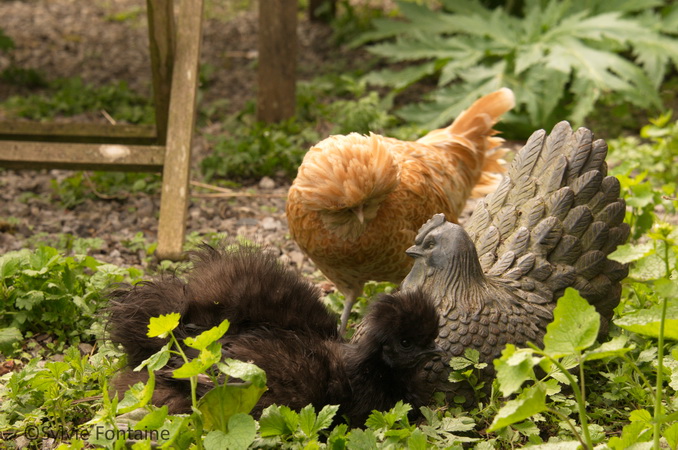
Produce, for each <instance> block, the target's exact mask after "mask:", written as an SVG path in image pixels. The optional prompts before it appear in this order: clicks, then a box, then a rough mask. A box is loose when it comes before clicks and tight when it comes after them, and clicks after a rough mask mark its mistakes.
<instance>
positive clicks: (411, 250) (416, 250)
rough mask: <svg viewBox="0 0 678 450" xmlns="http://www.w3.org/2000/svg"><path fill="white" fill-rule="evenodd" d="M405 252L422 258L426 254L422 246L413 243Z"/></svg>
mask: <svg viewBox="0 0 678 450" xmlns="http://www.w3.org/2000/svg"><path fill="white" fill-rule="evenodd" d="M405 254H406V255H407V256H410V257H412V258H420V257H422V256H424V254H423V253H422V252H421V248H419V246H418V245H413V246H412V247H410V248H408V249H407V250H405Z"/></svg>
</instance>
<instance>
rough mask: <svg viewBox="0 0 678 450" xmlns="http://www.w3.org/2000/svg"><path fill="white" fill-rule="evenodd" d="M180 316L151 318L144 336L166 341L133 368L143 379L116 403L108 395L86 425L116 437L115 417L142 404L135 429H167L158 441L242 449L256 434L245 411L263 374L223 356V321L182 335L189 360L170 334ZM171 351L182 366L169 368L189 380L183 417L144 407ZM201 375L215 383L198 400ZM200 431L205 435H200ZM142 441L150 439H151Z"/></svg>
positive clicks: (259, 387) (225, 324) (164, 409)
mask: <svg viewBox="0 0 678 450" xmlns="http://www.w3.org/2000/svg"><path fill="white" fill-rule="evenodd" d="M179 319H180V315H179V314H177V313H172V314H167V315H162V316H159V317H155V318H151V320H150V323H149V325H148V333H147V334H148V336H149V337H157V338H160V339H165V340H166V342H167V343H166V345H165V346H164V347H163V348H162V349H161V350H160V351H159V352H158V353H156V354H154V355H153V356H151V357H150V358H148V359H147V360H145V361H144V362H142V363H141V364H140V365H139V366H138V367H136V368H135V369H134V370H135V371H139V370H143V369H144V368H147V370H148V382H147V383H146V384H143V383H138V384H136V385H134V386H133V387H132V388H130V390H128V391H127V392H126V393H125V396H124V398H123V399H122V400H120V401H119V402H118V401H117V399H116V398H113V399H108V400H107V401H106V402H105V407H104V409H102V410H101V411H99V413H98V414H97V416H96V417H95V418H93V419H92V420H91V421H90V422H89V423H88V424H89V425H95V426H97V427H103V428H104V429H113V430H115V431H116V433H113V435H115V436H117V435H119V434H120V433H117V431H119V428H118V422H117V419H118V416H119V415H121V414H128V413H130V412H132V411H134V410H137V409H139V408H143V409H144V411H145V413H146V414H144V416H143V418H141V420H139V421H138V422H137V423H136V424H135V429H136V430H162V429H164V430H168V431H169V432H168V433H163V434H161V435H160V436H161V439H159V440H160V441H161V442H160V443H161V444H164V445H167V446H169V445H173V444H177V443H178V444H179V446H180V447H181V446H184V445H188V444H189V443H192V444H193V445H195V446H196V447H197V448H199V449H200V448H207V449H210V448H215V449H216V448H247V447H248V446H249V445H250V444H251V443H252V442H253V441H254V438H255V433H256V425H255V421H254V419H253V418H252V417H251V416H248V415H247V413H248V412H249V411H250V410H251V409H252V408H253V407H254V405H255V404H256V403H257V401H258V400H259V397H261V394H262V393H263V392H264V391H265V390H266V375H265V374H264V372H263V371H262V370H261V369H259V368H258V367H256V366H254V365H253V364H249V363H245V362H242V361H237V360H232V359H223V360H222V352H221V344H220V343H219V342H218V340H219V339H220V338H221V337H222V336H223V335H224V333H226V331H227V330H228V327H229V323H228V321H227V320H225V321H223V322H222V323H221V324H220V325H219V326H216V327H213V328H211V329H209V330H207V331H204V332H202V333H201V334H199V335H198V336H196V337H188V338H186V339H184V341H183V345H185V346H187V347H190V348H192V349H195V350H198V351H199V354H198V356H197V357H195V358H194V359H191V360H189V359H188V357H187V356H186V353H185V351H184V349H183V347H182V345H180V343H179V342H178V341H177V339H176V337H175V336H174V333H173V330H174V329H175V328H176V327H177V326H178V325H179ZM173 355H175V356H178V357H179V358H180V359H181V360H183V362H184V364H183V365H182V366H180V367H178V368H176V369H174V370H173V371H172V376H173V377H175V378H181V379H188V380H189V382H190V387H191V394H190V395H191V402H192V409H193V412H192V414H191V415H190V416H188V417H183V418H182V417H177V416H174V417H173V416H168V414H167V407H166V406H164V407H162V408H157V407H154V406H149V402H150V400H151V397H152V394H153V390H154V386H155V371H156V370H158V369H161V368H163V367H164V366H165V365H166V364H167V362H168V361H169V359H170V357H171V356H173ZM215 368H216V369H218V370H215ZM201 374H202V375H207V376H208V377H209V379H210V380H211V382H212V383H213V384H214V386H215V387H214V388H213V389H211V390H210V391H208V392H207V393H206V394H205V395H203V396H202V397H201V398H200V399H198V398H197V385H198V376H199V375H201ZM224 375H225V376H226V377H227V379H226V382H223V383H222V382H220V378H223V376H224ZM229 378H237V379H239V380H242V382H238V383H229V382H228V379H229ZM187 431H188V433H186V432H187ZM203 433H206V434H205V435H204V436H203ZM98 434H99V435H105V434H106V433H98ZM122 435H123V437H120V438H118V442H120V441H121V440H122V441H124V436H125V433H122ZM146 441H147V442H150V438H149V439H146ZM175 441H178V442H177V443H175ZM181 442H183V444H182V443H181ZM92 443H94V444H97V445H104V446H106V447H109V448H110V447H112V446H114V445H117V444H116V442H111V440H106V439H104V440H101V441H98V442H96V441H92Z"/></svg>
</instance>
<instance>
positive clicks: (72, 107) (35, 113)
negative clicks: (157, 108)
mask: <svg viewBox="0 0 678 450" xmlns="http://www.w3.org/2000/svg"><path fill="white" fill-rule="evenodd" d="M49 90H50V93H49V94H40V95H29V96H15V97H10V98H8V99H7V100H6V101H5V102H4V103H3V105H4V107H5V108H7V109H8V110H9V111H10V112H12V113H14V114H16V115H17V116H19V117H24V118H27V119H32V120H47V119H52V118H54V117H55V116H57V115H63V116H74V115H77V114H82V113H85V112H96V113H99V112H101V111H106V112H107V113H108V114H109V115H110V116H111V117H113V118H114V119H116V120H117V121H124V122H129V123H149V124H150V123H153V120H154V114H155V112H154V108H153V106H152V103H151V101H150V99H148V98H144V97H141V96H140V95H138V94H137V93H135V92H133V91H131V90H130V89H129V88H128V87H127V84H126V83H125V82H123V81H121V82H119V83H118V84H110V85H106V86H101V87H94V86H91V85H88V84H85V83H84V82H83V81H82V79H80V78H65V79H60V80H56V81H54V82H52V83H50V89H49Z"/></svg>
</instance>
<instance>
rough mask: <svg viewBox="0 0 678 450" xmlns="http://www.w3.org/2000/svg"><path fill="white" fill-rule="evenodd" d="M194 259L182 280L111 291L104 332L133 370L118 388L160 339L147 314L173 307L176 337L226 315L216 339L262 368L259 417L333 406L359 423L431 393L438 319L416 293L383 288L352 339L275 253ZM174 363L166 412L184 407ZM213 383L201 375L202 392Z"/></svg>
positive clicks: (121, 387) (120, 386)
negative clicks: (428, 373)
mask: <svg viewBox="0 0 678 450" xmlns="http://www.w3.org/2000/svg"><path fill="white" fill-rule="evenodd" d="M193 258H194V262H195V266H194V269H193V270H192V271H191V272H190V274H189V275H188V276H187V280H186V281H183V280H182V279H180V278H179V277H176V276H173V275H172V276H165V277H162V278H160V279H158V280H156V281H154V282H145V283H142V284H140V285H137V286H134V287H132V286H127V287H125V288H122V289H118V290H116V291H114V292H113V293H112V294H111V295H110V306H109V314H110V316H109V324H108V328H109V332H110V337H111V339H112V341H113V342H115V343H119V344H121V345H122V346H123V348H124V350H125V352H126V353H127V355H128V366H129V369H127V370H125V372H123V373H122V374H120V375H119V376H118V377H117V378H116V379H115V381H114V386H115V388H116V390H117V391H118V392H119V393H123V392H124V391H125V390H126V389H127V388H128V386H130V385H132V384H134V383H136V382H138V381H145V380H146V378H147V374H146V372H145V371H142V372H133V371H132V370H131V368H133V367H136V366H137V365H138V364H139V363H141V362H142V361H143V360H145V359H147V358H148V357H149V356H151V355H152V354H154V353H156V352H157V351H158V350H160V348H161V347H162V346H163V345H164V344H165V343H166V340H164V339H158V338H149V337H148V336H146V331H147V325H148V322H149V319H150V318H151V317H154V316H159V315H161V314H169V313H172V312H178V313H180V314H181V322H180V325H179V327H178V328H177V329H176V330H175V336H176V337H177V339H178V340H179V342H182V340H183V338H185V337H187V336H194V335H197V334H199V333H200V332H202V331H204V330H206V329H209V328H211V327H213V326H216V325H218V324H219V323H221V321H222V320H223V319H228V320H229V321H230V323H231V325H230V328H229V330H228V332H227V333H226V335H224V336H223V338H222V339H221V340H220V342H221V344H222V353H223V356H224V358H234V359H238V360H242V361H251V362H253V363H254V364H256V365H257V366H259V367H261V368H262V369H264V371H265V372H266V375H267V380H268V390H267V391H266V392H265V393H264V394H263V396H262V397H261V399H260V400H259V403H258V404H257V406H256V407H255V409H254V410H253V411H252V414H253V415H255V416H258V415H260V414H261V411H262V409H263V408H265V407H267V406H269V405H271V404H274V403H275V404H279V405H287V406H289V407H290V408H292V409H297V410H298V409H301V408H302V407H304V406H306V405H308V404H313V405H314V407H315V408H316V409H319V408H322V407H323V406H325V405H329V404H339V405H341V406H340V409H339V413H338V415H339V416H344V417H346V418H347V419H348V420H349V421H350V423H351V424H353V425H363V424H364V422H365V419H366V418H367V417H368V416H369V414H370V413H371V411H372V410H374V409H377V410H386V409H389V408H391V407H393V406H394V405H395V403H396V402H397V401H399V400H403V401H405V402H408V403H410V404H412V405H413V406H414V407H415V408H417V407H418V406H421V405H424V404H425V403H426V402H427V401H428V399H429V398H430V395H431V394H432V392H431V391H430V389H431V388H432V386H431V385H430V383H426V382H425V380H424V378H425V374H424V373H423V372H422V371H421V368H422V366H423V365H424V364H425V363H426V362H428V361H430V360H431V359H432V358H435V357H436V355H439V354H440V350H439V348H438V347H436V345H435V339H436V337H437V336H438V320H439V318H438V314H437V312H436V310H435V308H434V306H433V304H432V302H430V301H429V300H428V298H427V297H426V296H425V295H424V294H422V293H421V292H420V291H414V290H413V291H410V292H399V293H396V294H393V295H382V296H381V297H380V298H379V300H378V301H376V302H374V304H373V305H372V306H371V308H370V310H369V312H368V314H367V315H366V316H365V318H364V319H363V320H364V322H365V323H367V324H369V327H367V328H368V329H369V332H368V333H367V334H366V335H365V336H363V338H362V339H361V341H360V343H358V344H352V343H347V342H345V341H344V340H343V339H342V338H341V336H340V335H339V333H338V331H337V319H336V317H335V315H334V314H333V313H331V312H330V311H328V310H327V308H326V307H325V306H324V305H323V304H322V303H321V301H320V292H319V290H318V289H317V288H315V287H314V286H312V285H311V284H310V283H308V282H307V281H305V280H304V279H302V278H301V277H300V276H299V275H297V274H296V273H294V272H292V271H290V270H288V269H285V268H283V267H282V266H281V265H280V264H279V263H278V262H277V261H276V259H275V258H274V257H272V256H270V255H267V254H265V253H263V252H260V251H257V250H255V249H253V248H249V247H240V248H238V249H237V250H235V251H226V250H223V249H215V248H212V247H208V246H204V247H203V248H202V249H201V251H198V252H195V253H194V254H193ZM185 350H186V351H187V352H188V353H189V354H190V352H191V350H192V349H190V348H185ZM173 365H174V367H172V366H173ZM179 365H181V362H180V361H178V360H176V361H175V360H170V362H169V364H168V366H169V367H166V368H165V369H163V370H160V371H158V372H157V373H156V388H155V392H154V395H153V403H154V404H156V405H168V407H169V410H170V412H172V413H179V412H190V404H191V403H190V387H189V382H188V380H182V379H175V378H172V377H171V369H173V368H175V367H178V366H179ZM167 369H170V370H167ZM212 387H213V386H212V384H211V382H209V381H207V382H200V385H199V388H198V394H199V395H204V394H205V393H206V392H207V391H208V390H209V389H211V388H212Z"/></svg>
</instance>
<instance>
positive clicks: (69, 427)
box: [0, 346, 120, 442]
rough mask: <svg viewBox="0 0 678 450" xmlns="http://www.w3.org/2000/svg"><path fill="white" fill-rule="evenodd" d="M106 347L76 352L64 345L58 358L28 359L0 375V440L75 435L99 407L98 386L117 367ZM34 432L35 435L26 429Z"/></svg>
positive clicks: (116, 361) (117, 362) (99, 387)
mask: <svg viewBox="0 0 678 450" xmlns="http://www.w3.org/2000/svg"><path fill="white" fill-rule="evenodd" d="M111 356H112V354H111V350H110V349H109V348H107V349H103V350H100V351H99V352H97V353H95V354H93V355H88V354H86V355H82V354H81V352H80V350H79V349H78V347H76V346H73V347H69V348H67V349H66V351H65V352H64V354H63V360H62V361H47V362H44V364H43V363H42V362H41V361H40V359H39V358H32V359H31V360H30V361H29V362H28V363H26V364H25V365H24V366H23V367H22V369H21V370H20V371H15V372H10V373H7V374H6V375H3V376H2V377H1V378H0V381H1V383H0V439H2V440H3V441H4V442H13V441H17V440H18V439H19V438H20V437H21V436H25V435H27V434H28V435H29V436H31V437H42V438H44V439H46V438H54V439H60V438H61V439H63V438H65V437H68V436H72V435H75V434H76V433H75V432H76V430H78V429H79V428H80V427H81V426H82V425H83V424H84V423H85V422H86V421H87V420H89V419H90V418H91V411H92V410H96V409H98V408H99V407H100V406H101V403H102V401H101V395H100V393H101V389H102V386H104V387H105V386H106V383H107V380H108V379H109V378H110V377H112V376H113V374H114V373H115V371H117V370H118V369H119V368H120V367H119V366H120V364H119V361H118V359H117V358H115V357H111ZM31 433H36V434H31Z"/></svg>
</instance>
